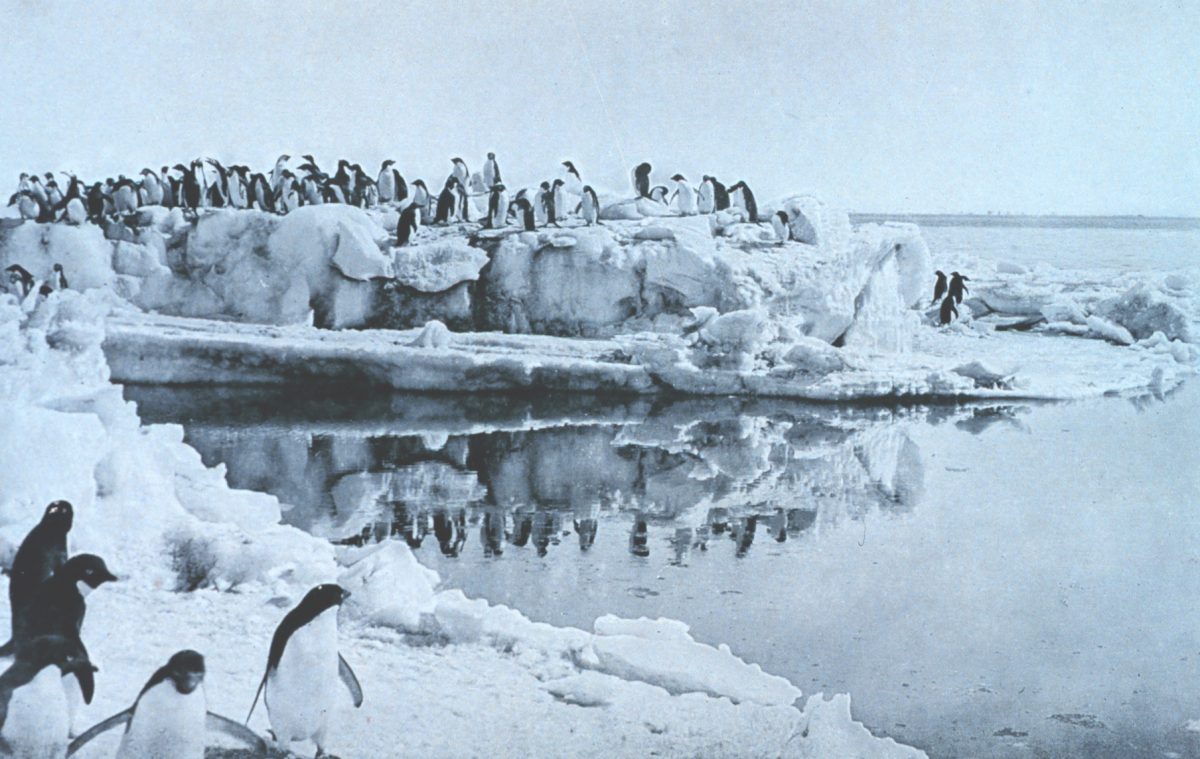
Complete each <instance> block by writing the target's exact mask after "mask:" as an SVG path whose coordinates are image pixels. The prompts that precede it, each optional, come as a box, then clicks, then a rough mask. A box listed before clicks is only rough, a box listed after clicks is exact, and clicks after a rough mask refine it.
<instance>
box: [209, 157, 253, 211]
mask: <svg viewBox="0 0 1200 759" xmlns="http://www.w3.org/2000/svg"><path fill="white" fill-rule="evenodd" d="M213 164H214V165H215V166H218V167H221V165H220V164H219V163H217V162H216V161H213ZM221 168H224V167H221ZM245 168H246V167H244V166H236V165H235V166H230V167H229V168H228V169H224V172H223V173H224V175H225V180H224V188H223V189H224V190H225V202H226V205H228V206H229V207H230V208H246V207H247V206H248V199H247V195H248V193H247V184H246V178H245V177H244V176H243V175H242V170H243V169H245ZM246 170H247V171H248V169H246Z"/></svg>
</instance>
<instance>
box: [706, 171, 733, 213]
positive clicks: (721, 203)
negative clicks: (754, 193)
mask: <svg viewBox="0 0 1200 759" xmlns="http://www.w3.org/2000/svg"><path fill="white" fill-rule="evenodd" d="M708 181H709V182H710V183H711V184H712V191H713V208H714V209H715V210H717V211H724V210H726V209H728V208H729V190H726V189H725V185H723V184H721V183H720V182H719V181H717V178H716V177H709V178H708Z"/></svg>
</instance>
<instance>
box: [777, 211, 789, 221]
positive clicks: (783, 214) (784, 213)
mask: <svg viewBox="0 0 1200 759" xmlns="http://www.w3.org/2000/svg"><path fill="white" fill-rule="evenodd" d="M775 216H777V217H778V218H779V220H780V221H782V222H783V223H784V224H787V223H788V215H787V211H776V212H775Z"/></svg>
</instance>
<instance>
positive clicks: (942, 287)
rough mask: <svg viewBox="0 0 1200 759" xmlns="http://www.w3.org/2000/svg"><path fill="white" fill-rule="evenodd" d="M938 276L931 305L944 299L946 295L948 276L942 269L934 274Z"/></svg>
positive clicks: (934, 284)
mask: <svg viewBox="0 0 1200 759" xmlns="http://www.w3.org/2000/svg"><path fill="white" fill-rule="evenodd" d="M934 274H936V275H937V281H936V282H934V283H933V300H931V301H929V305H931V306H932V305H933V304H934V303H937V302H938V301H939V300H941V299H942V296H943V295H945V294H946V275H945V274H944V273H943V272H942V270H941V269H938V270H937V271H935V272H934Z"/></svg>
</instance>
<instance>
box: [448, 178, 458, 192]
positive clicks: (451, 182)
mask: <svg viewBox="0 0 1200 759" xmlns="http://www.w3.org/2000/svg"><path fill="white" fill-rule="evenodd" d="M457 184H458V177H453V176H450V177H446V187H445V189H447V190H453V189H454V186H455V185H457Z"/></svg>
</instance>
